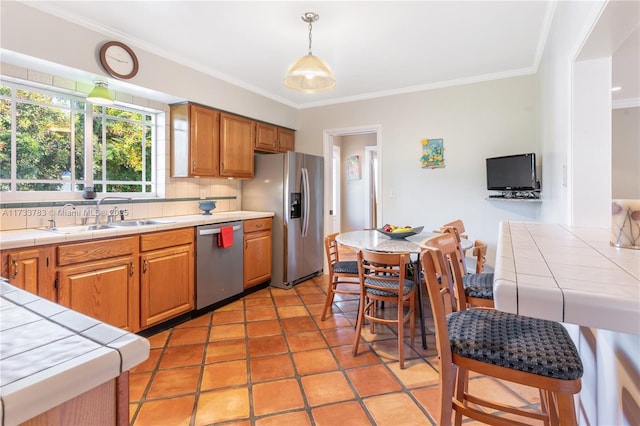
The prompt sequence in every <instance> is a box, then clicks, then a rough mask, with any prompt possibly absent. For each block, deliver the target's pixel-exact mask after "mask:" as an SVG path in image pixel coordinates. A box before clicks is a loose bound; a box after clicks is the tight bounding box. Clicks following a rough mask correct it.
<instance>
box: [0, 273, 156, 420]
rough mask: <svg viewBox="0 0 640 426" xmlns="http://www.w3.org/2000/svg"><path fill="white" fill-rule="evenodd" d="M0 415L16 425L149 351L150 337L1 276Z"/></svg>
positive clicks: (109, 376)
mask: <svg viewBox="0 0 640 426" xmlns="http://www.w3.org/2000/svg"><path fill="white" fill-rule="evenodd" d="M0 316H1V317H2V323H1V324H0V363H1V364H2V369H0V398H1V402H2V403H1V404H0V418H2V425H16V424H20V423H22V422H24V421H26V420H29V419H31V418H33V417H35V416H38V415H40V414H42V413H44V412H46V411H48V410H50V409H51V408H54V407H56V406H58V405H60V404H62V403H64V402H66V401H68V400H70V399H72V398H75V397H76V396H78V395H81V394H83V393H85V392H87V391H89V390H91V389H93V388H95V387H96V386H99V385H101V384H103V383H106V382H108V381H110V380H113V379H115V378H116V377H118V376H119V375H120V374H121V373H123V372H125V371H127V370H129V369H131V368H132V367H134V366H136V365H138V364H140V363H141V362H143V361H144V360H146V359H147V358H148V357H149V341H148V340H147V339H145V338H143V337H140V336H137V335H135V334H132V333H129V332H126V331H124V330H121V329H119V328H116V327H112V326H110V325H107V324H104V323H102V322H100V321H96V320H94V319H92V318H90V317H87V316H85V315H82V314H80V313H77V312H75V311H72V310H70V309H67V308H65V307H63V306H60V305H58V304H56V303H53V302H49V301H47V300H44V299H42V298H40V297H38V296H36V295H34V294H31V293H28V292H26V291H23V290H20V289H18V288H16V287H14V286H12V285H10V284H8V283H7V282H6V281H5V280H4V279H0Z"/></svg>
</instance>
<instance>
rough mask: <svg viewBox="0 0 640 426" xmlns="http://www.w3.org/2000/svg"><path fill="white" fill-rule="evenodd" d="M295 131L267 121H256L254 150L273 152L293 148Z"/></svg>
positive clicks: (291, 149)
mask: <svg viewBox="0 0 640 426" xmlns="http://www.w3.org/2000/svg"><path fill="white" fill-rule="evenodd" d="M295 135H296V134H295V132H294V131H293V130H289V129H285V128H284V127H278V126H274V125H272V124H267V123H259V122H258V123H256V143H255V149H256V151H260V152H266V153H273V152H287V151H293V150H295V137H296V136H295Z"/></svg>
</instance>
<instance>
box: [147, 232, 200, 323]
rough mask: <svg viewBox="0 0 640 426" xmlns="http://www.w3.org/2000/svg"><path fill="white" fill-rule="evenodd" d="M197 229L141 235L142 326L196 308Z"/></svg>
mask: <svg viewBox="0 0 640 426" xmlns="http://www.w3.org/2000/svg"><path fill="white" fill-rule="evenodd" d="M193 235H194V230H193V228H185V229H177V230H174V231H164V232H155V233H151V234H143V235H141V236H140V251H141V255H140V267H141V269H142V270H141V273H140V274H141V275H140V291H141V294H140V326H141V327H142V328H146V327H150V326H152V325H154V324H158V323H160V322H162V321H165V320H168V319H170V318H173V317H176V316H178V315H180V314H183V313H186V312H189V311H191V310H193V309H194V307H195V296H194V291H195V281H194V256H193V252H194V248H193Z"/></svg>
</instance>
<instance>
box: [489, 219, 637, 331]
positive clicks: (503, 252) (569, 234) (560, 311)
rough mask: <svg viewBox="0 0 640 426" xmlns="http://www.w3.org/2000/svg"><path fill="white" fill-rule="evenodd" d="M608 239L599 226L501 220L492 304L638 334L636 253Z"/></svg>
mask: <svg viewBox="0 0 640 426" xmlns="http://www.w3.org/2000/svg"><path fill="white" fill-rule="evenodd" d="M609 237H610V236H609V231H608V230H607V229H602V228H583V227H569V226H563V225H556V224H544V223H529V222H502V223H501V224H500V231H499V237H498V248H497V255H496V267H495V278H494V284H493V286H494V301H495V306H496V308H497V309H500V310H502V311H507V312H512V313H516V314H521V315H527V316H531V317H536V318H543V319H548V320H553V321H560V322H565V323H572V324H577V325H581V326H586V327H593V328H599V329H605V330H612V331H617V332H622V333H629V334H635V335H640V251H639V250H634V249H630V248H617V247H613V246H611V245H610V244H609Z"/></svg>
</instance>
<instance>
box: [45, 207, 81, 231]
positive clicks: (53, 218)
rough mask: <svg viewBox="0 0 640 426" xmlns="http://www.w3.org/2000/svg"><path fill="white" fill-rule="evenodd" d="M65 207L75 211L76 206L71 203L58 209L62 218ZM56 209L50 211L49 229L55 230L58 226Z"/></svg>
mask: <svg viewBox="0 0 640 426" xmlns="http://www.w3.org/2000/svg"><path fill="white" fill-rule="evenodd" d="M67 207H71V208H72V209H73V210H75V209H76V206H75V205H74V204H73V203H65V205H64V206H62V207H60V209H58V211H60V212H62V213H63V216H64V209H65V208H67ZM56 216H57V215H56V209H53V210H51V219H49V229H57V227H58V225H57V224H56Z"/></svg>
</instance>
